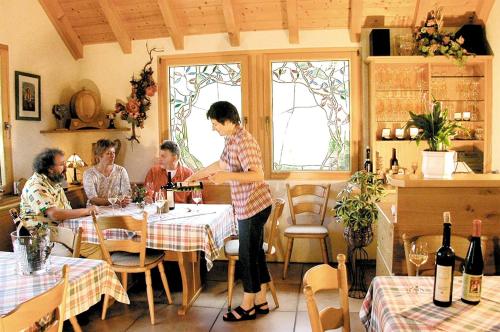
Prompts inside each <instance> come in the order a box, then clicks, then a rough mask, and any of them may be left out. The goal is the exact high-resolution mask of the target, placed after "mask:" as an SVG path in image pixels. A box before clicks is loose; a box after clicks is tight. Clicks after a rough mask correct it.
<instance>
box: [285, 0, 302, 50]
mask: <svg viewBox="0 0 500 332" xmlns="http://www.w3.org/2000/svg"><path fill="white" fill-rule="evenodd" d="M286 13H287V20H288V41H289V42H290V44H298V43H299V17H298V14H297V0H286Z"/></svg>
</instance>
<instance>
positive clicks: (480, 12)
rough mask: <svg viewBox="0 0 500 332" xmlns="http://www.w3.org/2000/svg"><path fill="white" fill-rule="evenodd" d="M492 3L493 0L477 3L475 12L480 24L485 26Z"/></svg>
mask: <svg viewBox="0 0 500 332" xmlns="http://www.w3.org/2000/svg"><path fill="white" fill-rule="evenodd" d="M494 3H495V0H483V1H478V2H477V5H476V10H475V12H476V17H477V19H478V21H479V22H480V23H481V24H483V25H486V22H487V21H488V17H489V16H490V12H491V8H493V4H494Z"/></svg>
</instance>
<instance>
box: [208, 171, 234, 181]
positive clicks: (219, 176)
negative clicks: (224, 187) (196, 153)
mask: <svg viewBox="0 0 500 332" xmlns="http://www.w3.org/2000/svg"><path fill="white" fill-rule="evenodd" d="M208 179H209V180H210V181H211V182H213V183H214V184H222V183H224V182H228V181H229V172H226V171H220V172H216V173H214V174H212V175H210V176H209V177H208Z"/></svg>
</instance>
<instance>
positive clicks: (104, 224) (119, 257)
mask: <svg viewBox="0 0 500 332" xmlns="http://www.w3.org/2000/svg"><path fill="white" fill-rule="evenodd" d="M92 219H93V221H94V226H95V229H96V231H97V236H98V238H99V245H100V246H101V250H102V254H103V256H104V260H106V261H107V262H108V263H109V264H110V265H111V267H112V268H113V270H114V271H115V272H120V273H121V280H122V285H123V288H125V289H127V273H145V274H146V291H147V296H148V305H149V315H150V319H151V324H154V323H155V313H154V300H153V288H152V285H151V270H152V269H153V268H155V267H158V269H159V271H160V276H161V281H162V283H163V288H164V289H165V293H166V294H167V300H168V303H169V304H172V297H171V295H170V288H169V287H168V282H167V277H166V275H165V269H164V267H163V257H164V256H165V253H164V252H163V251H158V250H151V251H150V250H147V251H146V240H147V236H148V223H147V220H148V215H147V213H146V212H144V213H143V215H142V219H135V218H133V217H131V216H97V217H96V215H95V214H94V213H93V214H92ZM107 229H124V230H127V231H133V232H136V234H137V235H140V241H135V240H134V239H132V238H130V239H125V240H122V239H120V240H114V239H109V240H108V239H105V238H104V236H103V233H102V232H103V231H104V230H107ZM108 306H109V295H105V297H104V304H103V308H102V315H101V319H103V320H104V319H105V318H106V311H107V310H108Z"/></svg>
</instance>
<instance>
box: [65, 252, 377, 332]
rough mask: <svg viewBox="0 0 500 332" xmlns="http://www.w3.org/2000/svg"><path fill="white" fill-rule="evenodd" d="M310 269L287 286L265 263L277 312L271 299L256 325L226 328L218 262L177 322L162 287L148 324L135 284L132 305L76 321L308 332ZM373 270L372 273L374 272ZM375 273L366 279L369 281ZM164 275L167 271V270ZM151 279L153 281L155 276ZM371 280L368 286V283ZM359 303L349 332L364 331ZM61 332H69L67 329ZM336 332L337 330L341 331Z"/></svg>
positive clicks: (91, 325) (334, 301)
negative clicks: (273, 285)
mask: <svg viewBox="0 0 500 332" xmlns="http://www.w3.org/2000/svg"><path fill="white" fill-rule="evenodd" d="M312 266H314V264H291V265H290V268H289V272H288V278H287V279H286V280H282V279H281V277H280V276H281V271H282V268H283V264H281V263H269V269H270V270H271V274H272V275H273V278H274V281H275V283H276V288H277V291H278V298H279V301H280V307H279V308H278V309H276V310H273V309H274V304H273V303H272V297H271V295H270V294H268V300H269V303H270V307H271V310H272V311H271V312H270V313H269V314H268V315H262V316H258V317H257V319H256V320H254V321H249V322H240V323H227V322H224V321H223V320H222V315H223V314H224V313H225V312H226V311H227V309H226V306H227V302H226V296H227V283H226V280H227V275H226V273H227V272H226V267H227V263H226V262H222V261H218V262H216V263H215V265H214V268H213V269H212V270H211V271H210V272H209V273H208V274H207V284H206V287H205V288H204V290H203V292H202V294H201V295H200V297H199V298H198V299H197V301H196V303H195V304H194V306H193V307H192V308H191V309H190V311H189V312H188V314H187V315H186V316H183V317H181V316H177V308H178V306H179V303H180V302H181V293H180V292H173V293H172V297H173V300H174V305H166V297H165V294H164V293H162V290H161V283H158V287H156V289H155V312H156V324H155V325H151V323H150V320H149V312H148V304H147V297H146V290H145V287H144V284H143V283H142V282H138V283H136V284H135V285H134V286H133V287H132V288H131V289H130V290H129V296H130V302H131V304H130V305H124V304H121V303H115V304H114V305H113V306H112V307H111V308H110V309H109V310H108V315H107V319H106V320H105V321H102V320H101V318H100V313H101V308H102V306H101V304H98V305H96V306H93V307H92V308H90V310H89V311H88V312H87V313H85V314H84V315H80V316H79V317H78V319H79V321H80V324H81V326H82V329H83V330H84V331H100V332H101V331H102V332H103V331H186V332H188V331H189V332H196V331H207V332H208V331H211V332H212V331H213V332H215V331H220V332H222V331H237V332H246V331H266V332H272V331H277V332H278V331H279V332H285V331H297V332H298V331H310V330H311V327H310V325H309V318H308V316H307V308H306V304H305V301H304V296H303V293H302V277H303V275H304V273H305V272H306V271H307V270H308V269H309V268H310V267H312ZM372 270H373V271H372ZM373 274H374V269H371V270H370V271H369V273H368V275H369V276H373ZM167 275H168V268H167ZM153 278H154V276H153ZM370 280H371V278H369V279H368V280H367V282H369V281H370ZM242 294H243V290H242V285H241V282H238V283H237V285H236V287H235V296H234V299H233V303H234V304H236V305H237V304H239V303H240V300H241V296H242ZM318 299H319V300H318V301H319V303H320V306H321V307H324V306H327V305H338V296H337V295H336V294H332V293H330V294H328V293H322V294H319V296H318ZM361 302H362V300H357V299H349V306H350V312H351V331H354V332H357V331H360V332H361V331H364V328H363V326H362V325H361V322H360V321H359V317H358V312H359V309H360V307H361ZM64 330H65V331H72V330H71V327H70V325H69V324H65V328H64ZM339 331H340V329H339Z"/></svg>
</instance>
